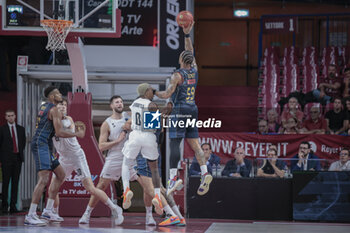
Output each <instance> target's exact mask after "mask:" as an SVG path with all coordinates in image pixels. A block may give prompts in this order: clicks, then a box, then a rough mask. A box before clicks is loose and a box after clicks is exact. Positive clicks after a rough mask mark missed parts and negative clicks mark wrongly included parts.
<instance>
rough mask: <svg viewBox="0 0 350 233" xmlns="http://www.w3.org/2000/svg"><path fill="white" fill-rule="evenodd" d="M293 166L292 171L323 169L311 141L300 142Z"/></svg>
mask: <svg viewBox="0 0 350 233" xmlns="http://www.w3.org/2000/svg"><path fill="white" fill-rule="evenodd" d="M291 167H292V172H294V171H319V170H321V164H320V161H319V158H318V157H317V156H316V155H314V153H313V151H312V150H311V145H310V143H309V142H306V141H303V142H301V143H300V145H299V151H298V154H297V155H295V156H294V157H293V160H292V166H291Z"/></svg>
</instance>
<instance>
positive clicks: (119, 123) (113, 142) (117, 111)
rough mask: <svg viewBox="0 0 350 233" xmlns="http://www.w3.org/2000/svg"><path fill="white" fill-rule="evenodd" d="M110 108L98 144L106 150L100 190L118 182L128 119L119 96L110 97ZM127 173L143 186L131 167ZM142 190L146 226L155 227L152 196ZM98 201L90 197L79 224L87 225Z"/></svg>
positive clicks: (99, 183)
mask: <svg viewBox="0 0 350 233" xmlns="http://www.w3.org/2000/svg"><path fill="white" fill-rule="evenodd" d="M110 107H111V109H112V111H113V113H112V115H111V116H110V117H108V118H107V119H106V120H105V121H104V122H103V123H102V126H101V129H100V138H99V144H98V146H99V149H100V150H101V151H105V150H108V154H107V157H106V161H105V164H104V165H103V169H102V172H101V174H100V180H99V182H98V184H97V188H99V189H101V190H105V189H106V188H107V187H108V186H109V184H110V182H111V181H116V180H119V178H120V177H121V173H122V164H123V158H124V155H123V153H122V148H123V146H124V142H125V141H126V137H127V131H126V130H125V129H124V124H125V123H126V122H127V120H128V119H129V118H130V116H129V115H128V114H127V113H126V112H123V108H124V104H123V99H122V97H121V96H118V95H115V96H112V97H111V99H110ZM135 165H136V163H135ZM129 172H130V174H131V180H132V181H133V180H137V181H138V182H139V183H140V184H141V186H142V187H143V186H144V185H143V184H142V182H141V180H140V178H139V177H138V176H137V173H136V171H135V170H134V168H133V167H132V168H130V170H129ZM143 189H144V190H145V191H144V202H145V208H146V211H147V215H146V225H155V224H156V222H155V221H154V219H153V216H152V202H151V201H152V197H153V196H151V195H150V194H148V193H147V189H145V188H144V187H143ZM98 201H99V200H98V199H97V198H96V197H94V196H91V197H90V201H89V204H88V205H87V207H86V210H85V213H84V214H83V216H82V217H81V218H80V220H79V223H81V224H87V223H89V221H90V215H91V212H92V210H93V209H94V207H95V206H96V205H97V203H98Z"/></svg>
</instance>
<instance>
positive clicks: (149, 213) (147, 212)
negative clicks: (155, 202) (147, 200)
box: [145, 206, 152, 216]
mask: <svg viewBox="0 0 350 233" xmlns="http://www.w3.org/2000/svg"><path fill="white" fill-rule="evenodd" d="M145 208H146V215H151V216H152V206H145Z"/></svg>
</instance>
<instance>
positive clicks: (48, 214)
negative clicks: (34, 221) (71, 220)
mask: <svg viewBox="0 0 350 233" xmlns="http://www.w3.org/2000/svg"><path fill="white" fill-rule="evenodd" d="M41 218H42V219H45V220H47V221H50V222H63V218H62V217H60V216H59V215H58V214H57V213H55V212H54V211H53V210H50V209H46V208H45V209H44V210H43V212H42V214H41Z"/></svg>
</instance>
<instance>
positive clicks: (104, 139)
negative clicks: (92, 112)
mask: <svg viewBox="0 0 350 233" xmlns="http://www.w3.org/2000/svg"><path fill="white" fill-rule="evenodd" d="M125 135H126V133H125V132H124V131H122V132H121V133H120V135H119V137H118V138H117V139H116V140H114V141H111V142H108V136H109V126H108V123H107V122H106V121H104V122H103V123H102V126H101V129H100V138H99V140H98V148H99V149H100V151H101V152H102V151H105V150H109V149H111V148H112V147H113V146H115V145H117V144H119V143H120V142H121V141H122V140H124V138H125Z"/></svg>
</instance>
